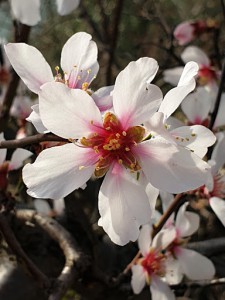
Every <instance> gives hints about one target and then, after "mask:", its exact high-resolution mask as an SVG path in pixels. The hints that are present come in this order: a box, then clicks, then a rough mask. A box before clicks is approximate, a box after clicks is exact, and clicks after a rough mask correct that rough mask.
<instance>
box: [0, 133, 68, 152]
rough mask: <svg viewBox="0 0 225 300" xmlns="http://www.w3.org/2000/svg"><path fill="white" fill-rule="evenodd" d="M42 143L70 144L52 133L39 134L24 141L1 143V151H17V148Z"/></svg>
mask: <svg viewBox="0 0 225 300" xmlns="http://www.w3.org/2000/svg"><path fill="white" fill-rule="evenodd" d="M41 142H68V140H66V139H63V138H61V137H59V136H57V135H54V134H52V133H45V134H44V133H39V134H36V135H32V136H28V137H26V138H23V139H18V140H8V141H0V149H2V148H7V149H15V148H24V147H26V146H29V145H33V144H38V143H41Z"/></svg>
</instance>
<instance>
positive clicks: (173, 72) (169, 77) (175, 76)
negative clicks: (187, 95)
mask: <svg viewBox="0 0 225 300" xmlns="http://www.w3.org/2000/svg"><path fill="white" fill-rule="evenodd" d="M183 70H184V67H176V68H172V69H167V70H165V71H164V72H163V79H164V81H165V82H168V83H170V84H171V85H177V84H178V82H179V80H180V76H181V74H182V72H183Z"/></svg>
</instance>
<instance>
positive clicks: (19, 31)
mask: <svg viewBox="0 0 225 300" xmlns="http://www.w3.org/2000/svg"><path fill="white" fill-rule="evenodd" d="M14 31H15V33H14V35H15V42H16V43H18V42H27V41H28V37H29V34H30V26H27V25H24V24H21V23H18V22H14ZM19 81H20V78H19V76H18V75H17V74H16V72H15V71H14V70H12V76H11V81H10V83H9V86H8V88H7V91H6V94H5V97H4V99H3V102H2V110H1V114H0V132H3V131H4V130H5V128H6V126H7V124H8V121H9V112H10V108H11V106H12V104H13V100H14V97H15V95H16V91H17V87H18V85H19Z"/></svg>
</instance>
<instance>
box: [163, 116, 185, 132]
mask: <svg viewBox="0 0 225 300" xmlns="http://www.w3.org/2000/svg"><path fill="white" fill-rule="evenodd" d="M166 125H167V126H168V128H169V130H173V129H175V128H177V127H181V126H183V125H184V123H183V122H182V121H180V120H178V119H177V118H176V117H171V116H170V117H169V118H168V119H167V120H166Z"/></svg>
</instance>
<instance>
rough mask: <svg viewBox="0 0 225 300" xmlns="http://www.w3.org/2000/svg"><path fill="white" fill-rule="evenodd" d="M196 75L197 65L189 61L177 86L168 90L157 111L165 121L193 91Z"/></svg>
mask: <svg viewBox="0 0 225 300" xmlns="http://www.w3.org/2000/svg"><path fill="white" fill-rule="evenodd" d="M197 73H198V65H197V64H196V63H195V62H193V61H191V62H189V63H187V64H186V65H185V67H184V70H183V72H182V75H181V78H180V80H179V82H178V86H177V87H175V88H173V89H172V90H170V91H169V92H168V93H167V94H166V95H165V97H164V99H163V101H162V104H161V105H160V108H159V111H160V112H163V113H164V114H165V117H166V119H167V118H168V117H169V116H170V115H171V114H172V113H173V112H174V111H175V110H176V109H177V107H178V106H179V105H180V103H181V102H182V101H183V99H184V98H185V97H186V96H187V95H188V94H189V93H190V92H192V91H193V90H194V88H195V86H196V82H195V79H194V77H195V76H196V75H197Z"/></svg>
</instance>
